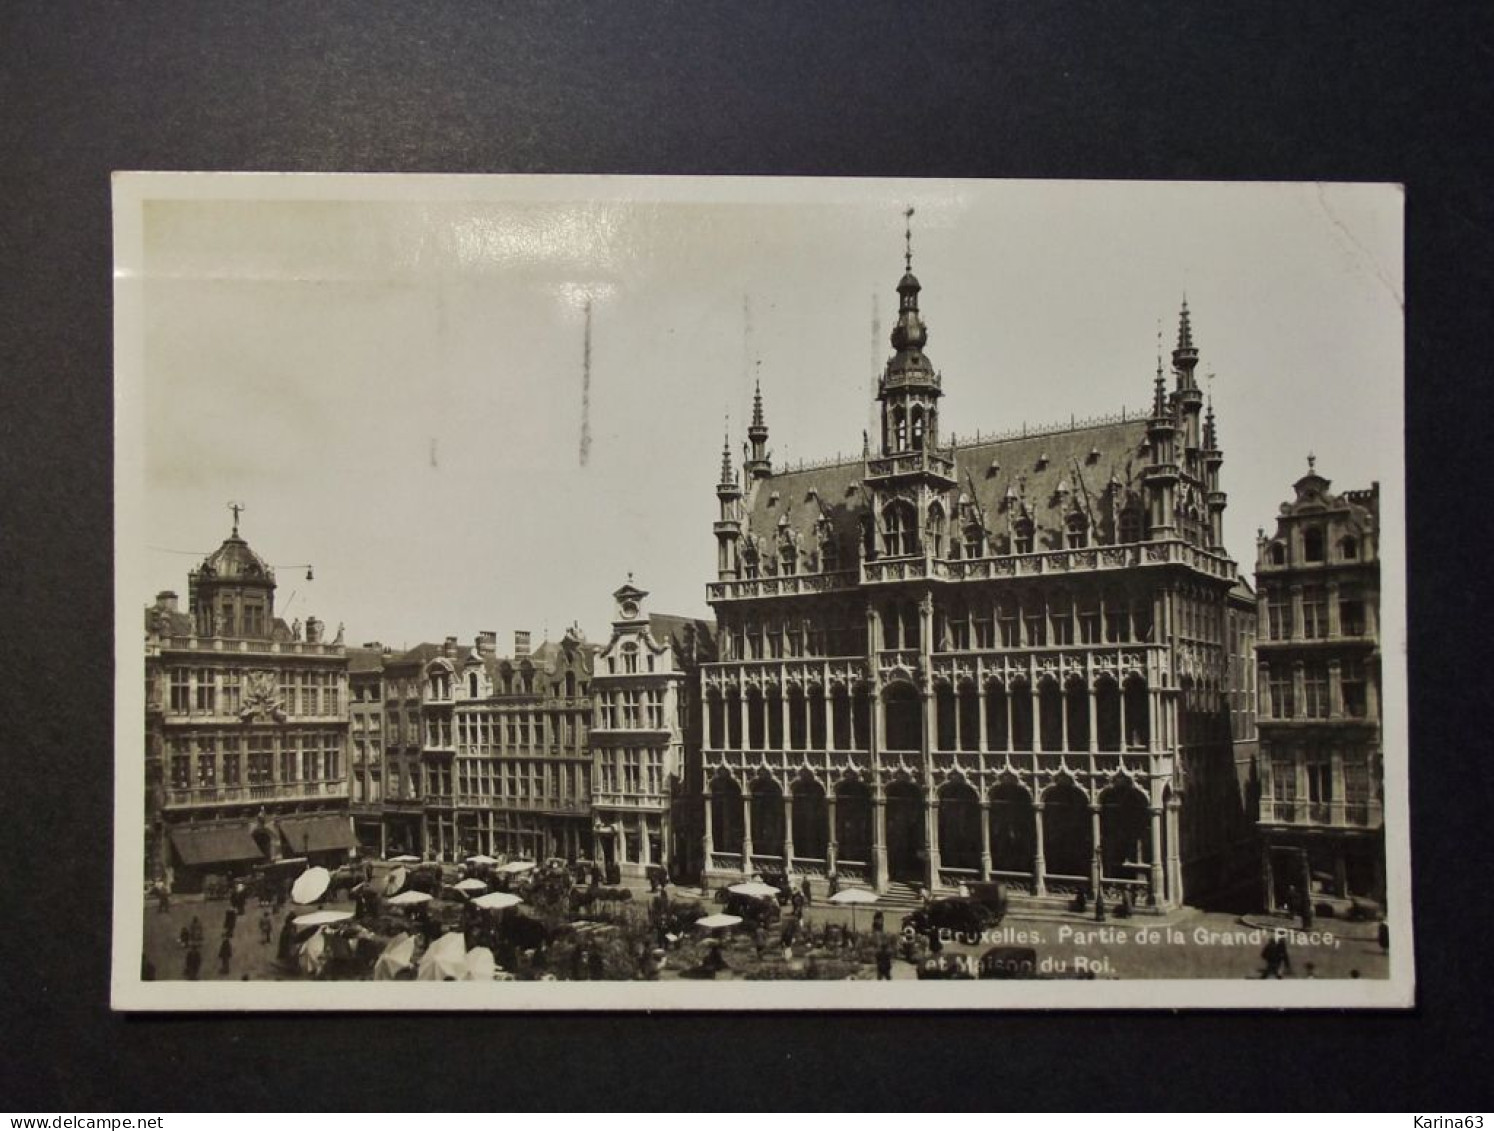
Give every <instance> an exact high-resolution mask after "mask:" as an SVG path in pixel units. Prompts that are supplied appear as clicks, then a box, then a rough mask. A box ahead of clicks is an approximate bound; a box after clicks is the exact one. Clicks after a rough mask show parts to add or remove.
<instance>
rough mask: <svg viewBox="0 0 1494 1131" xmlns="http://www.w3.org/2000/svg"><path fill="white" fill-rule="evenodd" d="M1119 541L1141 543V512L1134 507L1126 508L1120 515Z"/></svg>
mask: <svg viewBox="0 0 1494 1131" xmlns="http://www.w3.org/2000/svg"><path fill="white" fill-rule="evenodd" d="M1119 537H1120V541H1122V542H1140V541H1141V511H1140V510H1139V509H1138V508H1137V507H1135V506H1128V507H1126V509H1125V510H1123V511H1121V514H1120V534H1119Z"/></svg>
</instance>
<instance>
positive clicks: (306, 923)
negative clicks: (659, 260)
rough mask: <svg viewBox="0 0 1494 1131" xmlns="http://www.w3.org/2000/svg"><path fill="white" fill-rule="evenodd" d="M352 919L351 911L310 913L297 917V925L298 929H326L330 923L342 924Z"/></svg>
mask: <svg viewBox="0 0 1494 1131" xmlns="http://www.w3.org/2000/svg"><path fill="white" fill-rule="evenodd" d="M352 917H353V913H352V912H351V911H308V912H307V913H306V914H305V915H297V916H296V919H295V924H296V926H297V927H325V926H326V925H327V924H328V923H341V922H344V921H345V920H347V919H351V918H352Z"/></svg>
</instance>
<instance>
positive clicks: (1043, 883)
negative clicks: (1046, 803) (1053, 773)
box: [1032, 801, 1048, 895]
mask: <svg viewBox="0 0 1494 1131" xmlns="http://www.w3.org/2000/svg"><path fill="white" fill-rule="evenodd" d="M1043 808H1044V807H1043V803H1042V801H1034V802H1033V803H1032V829H1033V854H1032V892H1033V894H1034V895H1047V894H1048V881H1047V878H1046V877H1045V876H1044V873H1045V872H1047V870H1048V858H1047V857H1046V856H1045V855H1044V853H1043Z"/></svg>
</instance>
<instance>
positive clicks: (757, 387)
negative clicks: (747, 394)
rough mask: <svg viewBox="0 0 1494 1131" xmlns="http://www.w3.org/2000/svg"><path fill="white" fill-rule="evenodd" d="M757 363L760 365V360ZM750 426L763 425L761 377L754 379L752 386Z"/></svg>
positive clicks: (760, 426) (757, 426) (761, 426)
mask: <svg viewBox="0 0 1494 1131" xmlns="http://www.w3.org/2000/svg"><path fill="white" fill-rule="evenodd" d="M758 364H759V365H761V364H762V362H758ZM752 427H754V428H763V427H765V425H764V423H763V383H762V379H761V378H758V379H757V380H756V381H754V382H753V386H752Z"/></svg>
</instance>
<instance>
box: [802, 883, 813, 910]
mask: <svg viewBox="0 0 1494 1131" xmlns="http://www.w3.org/2000/svg"><path fill="white" fill-rule="evenodd" d="M799 890H800V891H801V892H803V893H804V906H806V907H809V906H812V905H813V904H814V888H812V887H811V886H810V884H809V877H808V876H805V877H804V882H803V883H801V884H800V885H799Z"/></svg>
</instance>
